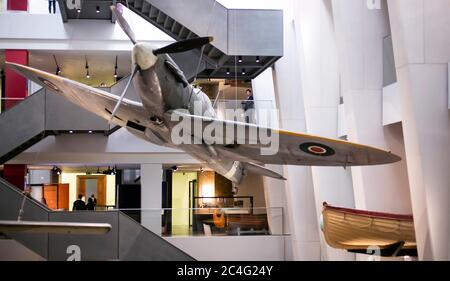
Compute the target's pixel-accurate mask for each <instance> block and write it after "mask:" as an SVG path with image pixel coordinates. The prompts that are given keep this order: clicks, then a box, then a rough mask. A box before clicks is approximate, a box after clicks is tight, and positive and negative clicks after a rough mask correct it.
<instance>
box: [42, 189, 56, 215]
mask: <svg viewBox="0 0 450 281" xmlns="http://www.w3.org/2000/svg"><path fill="white" fill-rule="evenodd" d="M44 198H45V201H46V202H47V206H48V207H49V208H50V209H52V210H56V209H58V185H56V184H48V185H44Z"/></svg>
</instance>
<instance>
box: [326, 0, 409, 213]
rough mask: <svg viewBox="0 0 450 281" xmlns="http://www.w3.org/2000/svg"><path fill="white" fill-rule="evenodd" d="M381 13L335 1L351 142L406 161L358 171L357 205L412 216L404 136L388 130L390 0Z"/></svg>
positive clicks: (355, 1) (354, 1) (351, 0)
mask: <svg viewBox="0 0 450 281" xmlns="http://www.w3.org/2000/svg"><path fill="white" fill-rule="evenodd" d="M380 3H381V6H380V9H373V8H372V7H371V6H369V7H368V5H367V1H360V0H332V11H333V16H334V25H335V30H336V38H337V44H338V49H339V58H340V65H341V66H340V67H341V88H342V96H343V98H344V107H345V114H346V127H347V129H348V132H349V134H348V140H349V141H352V142H357V143H362V144H365V145H372V146H375V147H379V148H381V149H386V150H388V151H392V152H393V153H395V154H397V155H400V156H402V157H403V161H401V162H398V163H395V164H390V165H382V166H372V167H353V168H352V169H351V171H352V180H353V189H354V197H355V207H356V208H357V209H364V210H370V211H380V212H392V213H400V214H403V213H406V214H407V213H411V200H410V192H409V182H408V173H407V165H406V161H405V160H404V155H405V152H404V144H403V133H402V130H401V127H400V126H398V124H397V125H390V126H383V122H382V113H383V106H382V98H383V96H382V93H383V39H384V38H385V37H386V36H388V35H389V34H390V28H389V16H388V11H387V4H386V0H381V2H380Z"/></svg>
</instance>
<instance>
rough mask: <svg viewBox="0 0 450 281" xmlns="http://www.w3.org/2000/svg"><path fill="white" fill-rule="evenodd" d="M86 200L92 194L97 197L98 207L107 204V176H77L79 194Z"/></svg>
mask: <svg viewBox="0 0 450 281" xmlns="http://www.w3.org/2000/svg"><path fill="white" fill-rule="evenodd" d="M78 194H81V195H83V197H84V200H85V202H86V203H87V200H88V198H89V197H91V195H92V194H94V196H95V198H97V207H103V206H106V176H77V195H78Z"/></svg>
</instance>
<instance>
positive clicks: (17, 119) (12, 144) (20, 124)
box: [0, 90, 45, 157]
mask: <svg viewBox="0 0 450 281" xmlns="http://www.w3.org/2000/svg"><path fill="white" fill-rule="evenodd" d="M44 129H45V91H44V90H40V91H38V92H36V93H35V94H34V95H32V96H30V97H28V98H27V99H25V100H24V101H22V102H20V103H19V104H17V105H16V106H14V107H13V108H11V109H9V110H7V111H5V112H3V113H2V114H1V118H0V136H1V137H0V157H2V156H3V155H5V154H7V153H9V152H10V151H11V150H13V149H14V148H16V147H18V146H20V145H22V144H24V143H26V142H27V141H29V140H30V138H33V137H35V136H37V135H39V134H41V133H42V132H43V131H44Z"/></svg>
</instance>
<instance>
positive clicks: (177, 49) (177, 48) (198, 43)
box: [153, 37, 214, 55]
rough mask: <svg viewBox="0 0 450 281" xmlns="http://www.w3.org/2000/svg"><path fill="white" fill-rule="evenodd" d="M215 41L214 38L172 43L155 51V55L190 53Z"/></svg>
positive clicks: (199, 38)
mask: <svg viewBox="0 0 450 281" xmlns="http://www.w3.org/2000/svg"><path fill="white" fill-rule="evenodd" d="M213 40H214V38H213V37H198V38H193V39H187V40H183V41H178V42H175V43H172V44H170V45H168V46H165V47H162V48H160V49H157V50H154V51H153V53H154V54H155V55H160V54H173V53H182V52H186V51H190V50H192V49H197V48H201V47H202V46H203V45H206V44H209V43H211V42H212V41H213Z"/></svg>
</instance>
